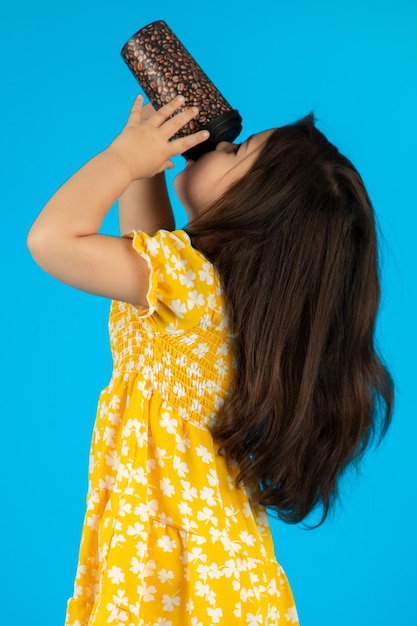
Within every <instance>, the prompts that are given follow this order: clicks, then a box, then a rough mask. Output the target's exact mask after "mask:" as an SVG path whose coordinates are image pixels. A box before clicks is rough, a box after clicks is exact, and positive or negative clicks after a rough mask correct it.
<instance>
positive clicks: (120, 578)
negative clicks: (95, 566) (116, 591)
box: [107, 565, 125, 585]
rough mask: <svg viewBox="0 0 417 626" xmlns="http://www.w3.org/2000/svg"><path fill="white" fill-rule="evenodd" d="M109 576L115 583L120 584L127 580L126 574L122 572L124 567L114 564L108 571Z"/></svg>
mask: <svg viewBox="0 0 417 626" xmlns="http://www.w3.org/2000/svg"><path fill="white" fill-rule="evenodd" d="M107 576H108V577H109V578H110V580H111V581H112V583H114V584H115V585H119V584H120V583H123V582H124V580H125V575H124V573H123V572H122V568H121V567H117V565H113V567H112V568H110V569H109V570H108V571H107Z"/></svg>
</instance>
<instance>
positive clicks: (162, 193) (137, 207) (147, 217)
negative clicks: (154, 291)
mask: <svg viewBox="0 0 417 626" xmlns="http://www.w3.org/2000/svg"><path fill="white" fill-rule="evenodd" d="M153 113H155V109H154V108H153V106H152V104H151V103H148V104H147V105H146V106H144V107H143V109H142V120H146V119H149V117H150V116H151V115H152V114H153ZM118 212H119V226H120V234H121V235H125V234H126V233H128V232H130V231H131V230H143V231H144V232H145V233H148V234H149V235H151V234H153V233H154V232H156V231H157V230H159V229H160V228H163V229H165V230H173V229H174V227H175V220H174V215H173V212H172V207H171V202H170V200H169V196H168V190H167V186H166V182H165V174H164V173H162V174H157V175H156V176H154V177H153V178H144V179H141V180H134V181H133V182H132V183H130V185H129V187H128V188H127V189H126V191H124V192H123V193H122V195H121V196H120V198H119V200H118Z"/></svg>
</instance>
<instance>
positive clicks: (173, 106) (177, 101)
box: [149, 96, 185, 126]
mask: <svg viewBox="0 0 417 626" xmlns="http://www.w3.org/2000/svg"><path fill="white" fill-rule="evenodd" d="M184 102H185V98H184V96H176V98H174V99H173V100H171V101H170V102H168V104H165V105H164V106H163V107H161V108H160V109H158V111H156V113H155V115H152V117H151V118H150V119H149V123H151V124H152V125H153V126H162V124H163V123H164V122H166V121H167V120H168V119H169V118H170V117H171V115H174V113H175V111H176V110H177V109H179V108H180V106H182V105H183V104H184Z"/></svg>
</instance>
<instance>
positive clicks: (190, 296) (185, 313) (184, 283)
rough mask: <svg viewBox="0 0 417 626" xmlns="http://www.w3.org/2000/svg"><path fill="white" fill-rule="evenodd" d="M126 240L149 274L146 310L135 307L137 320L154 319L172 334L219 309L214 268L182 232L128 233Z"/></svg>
mask: <svg viewBox="0 0 417 626" xmlns="http://www.w3.org/2000/svg"><path fill="white" fill-rule="evenodd" d="M126 236H127V237H131V238H132V246H133V248H134V249H135V250H136V252H137V253H138V254H140V256H142V257H143V258H144V259H145V261H146V262H147V264H148V267H149V270H150V275H149V287H148V292H147V296H146V298H147V301H148V306H147V307H141V306H138V307H136V310H137V314H138V315H139V317H150V316H154V317H155V318H156V319H157V320H158V322H160V323H162V324H163V325H164V326H165V327H166V328H167V330H170V331H174V330H175V329H179V328H184V327H189V326H192V325H194V324H198V323H199V321H200V319H201V317H202V316H203V315H204V314H205V313H206V312H207V310H208V309H214V310H216V309H219V308H221V306H219V302H218V298H219V296H220V286H219V279H218V277H217V275H216V273H215V270H214V267H213V265H212V264H211V263H210V262H209V261H208V260H207V259H206V258H205V257H204V256H203V255H202V254H201V253H200V252H199V251H198V250H196V249H195V248H193V247H192V245H191V240H190V238H189V236H188V234H187V233H186V232H185V231H183V230H175V231H167V230H159V231H157V232H156V233H155V234H154V235H148V234H146V233H144V232H143V231H132V232H130V233H128V235H126ZM219 312H221V311H219Z"/></svg>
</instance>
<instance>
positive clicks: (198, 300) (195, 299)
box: [187, 291, 205, 311]
mask: <svg viewBox="0 0 417 626" xmlns="http://www.w3.org/2000/svg"><path fill="white" fill-rule="evenodd" d="M204 304H205V300H204V296H203V294H201V293H199V292H198V291H190V292H189V294H188V300H187V306H188V309H189V310H190V311H191V310H192V309H193V308H194V307H195V306H199V307H202V306H204Z"/></svg>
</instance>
